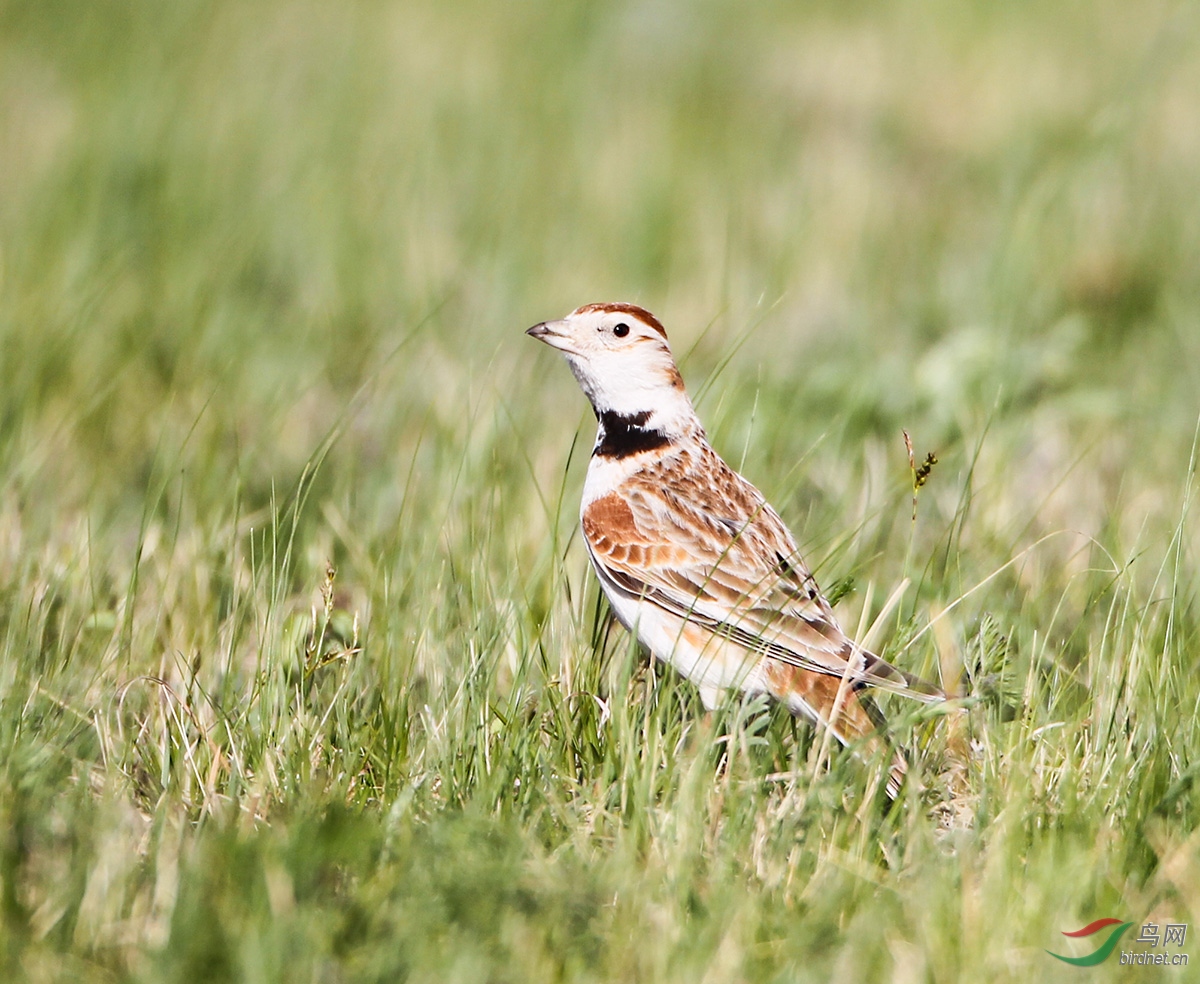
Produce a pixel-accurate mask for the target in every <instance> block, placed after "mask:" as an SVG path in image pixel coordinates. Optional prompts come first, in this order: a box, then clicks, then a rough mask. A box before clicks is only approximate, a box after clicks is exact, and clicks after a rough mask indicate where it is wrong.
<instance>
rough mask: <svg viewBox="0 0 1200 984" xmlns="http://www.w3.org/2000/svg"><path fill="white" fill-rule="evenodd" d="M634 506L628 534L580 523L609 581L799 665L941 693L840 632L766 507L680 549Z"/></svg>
mask: <svg viewBox="0 0 1200 984" xmlns="http://www.w3.org/2000/svg"><path fill="white" fill-rule="evenodd" d="M627 501H628V500H627ZM628 504H629V506H630V507H632V508H630V510H629V515H630V518H632V519H634V520H635V522H634V523H633V524H625V529H624V531H623V532H621V531H609V533H608V534H607V535H604V534H597V532H596V529H595V528H594V527H593V528H591V529H589V524H588V523H587V522H586V519H585V523H584V534H585V535H584V540H585V542H586V543H587V547H588V551H589V553H590V554H591V557H592V560H593V562H594V563H595V566H596V568H597V570H598V571H599V572H600V574H601V576H602V577H603V578H605V579H606V580H607V581H608V583H609V585H610V586H611V587H613V588H615V589H617V590H619V591H620V592H622V593H623V594H625V595H627V596H630V597H635V598H640V599H642V600H643V601H645V602H648V603H650V604H653V605H657V606H659V607H661V608H663V609H664V610H666V611H668V612H670V613H672V614H674V615H677V616H679V617H681V618H685V619H687V620H689V621H690V622H692V623H694V624H696V625H702V626H704V627H706V628H708V629H710V630H711V631H712V632H713V633H714V634H716V635H718V636H720V637H723V638H726V639H728V640H730V641H731V642H734V643H736V644H737V645H740V646H743V647H744V648H746V649H747V650H748V651H751V652H757V653H761V654H762V655H763V656H766V657H769V658H771V659H776V660H779V661H780V662H782V663H787V664H789V665H791V666H795V667H798V668H800V669H802V670H808V671H810V672H814V673H822V674H826V675H829V676H837V677H840V676H843V675H844V674H846V671H847V665H848V664H849V665H850V671H849V678H850V681H851V683H852V684H854V685H855V686H863V685H866V686H872V687H877V688H879V689H881V690H888V691H892V692H895V693H900V694H904V695H905V696H908V697H913V698H916V699H918V700H926V701H932V700H940V699H943V698H944V697H945V695H944V694H943V693H942V691H941V690H939V689H938V688H937V687H934V686H932V685H931V684H928V683H925V682H924V681H922V680H920V679H918V678H917V677H914V676H912V675H911V674H908V673H905V672H904V671H902V670H899V669H897V668H896V667H894V666H892V665H891V664H890V663H887V662H886V661H885V660H883V659H880V658H879V657H878V656H876V655H874V654H873V653H870V652H867V651H866V650H863V649H861V648H859V647H858V646H856V645H855V644H854V642H853V641H852V640H851V639H850V638H849V637H848V636H847V635H846V634H845V633H844V632H843V631H842V630H841V628H840V627H839V626H838V624H837V620H836V618H835V617H834V615H833V612H832V610H831V609H830V608H829V605H828V603H827V602H826V601H825V599H824V598H823V597H822V596H821V595H820V592H819V591H818V590H817V588H816V584H815V582H814V581H813V578H812V575H811V574H810V573H809V572H808V570H807V568H806V567H805V566H804V564H803V562H802V561H801V560H800V559H799V557H798V556H797V554H796V548H795V544H794V543H792V541H791V538H790V536H788V534H787V532H786V528H785V527H784V526H783V524H782V521H780V520H779V519H778V517H777V516H776V515H775V514H774V512H773V511H771V510H770V507H769V506H764V507H763V509H762V510H761V511H760V512H759V513H758V514H757V515H755V516H752V517H751V518H750V519H749V520H745V521H743V522H741V523H740V524H739V525H738V526H737V527H734V529H736V530H737V532H732V531H731V530H730V527H731V526H732V525H733V524H729V523H720V522H716V523H713V522H706V523H703V524H699V523H698V525H697V527H696V529H695V530H694V531H693V533H695V534H696V535H694V536H693V537H691V538H689V541H688V547H687V549H682V548H681V546H680V539H679V533H680V531H679V530H677V529H668V528H665V527H662V526H660V525H659V524H658V523H657V522H655V520H656V519H657V517H656V516H655V515H654V514H653V513H652V512H650V511H648V510H646V509H645V508H638V506H639V503H638V502H637V501H636V499H635V500H633V501H631V502H628Z"/></svg>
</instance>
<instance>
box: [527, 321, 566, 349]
mask: <svg viewBox="0 0 1200 984" xmlns="http://www.w3.org/2000/svg"><path fill="white" fill-rule="evenodd" d="M566 325H567V323H566V322H565V321H543V322H542V323H541V324H540V325H534V326H533V327H532V328H529V329H527V330H526V332H525V334H526V335H528V336H529V337H530V338H536V339H537V340H538V341H539V342H545V343H546V344H547V345H550V346H552V347H553V348H556V349H562V350H563V351H564V352H570V351H572V349H571V337H570V336H569V335H568V334H567V333H566V332H565V331H563V329H564V328H566Z"/></svg>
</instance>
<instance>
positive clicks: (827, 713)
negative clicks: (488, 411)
mask: <svg viewBox="0 0 1200 984" xmlns="http://www.w3.org/2000/svg"><path fill="white" fill-rule="evenodd" d="M527 334H529V335H532V336H533V337H534V338H536V339H538V340H540V341H543V342H545V343H546V344H547V345H550V346H553V347H554V348H556V349H558V350H559V351H560V352H562V353H563V355H564V356H566V359H567V364H568V365H569V366H570V367H571V372H572V373H574V375H575V378H576V380H578V382H579V385H580V387H581V388H582V389H583V392H584V394H585V395H586V396H587V398H588V400H589V401H590V402H591V404H592V409H593V410H594V411H595V413H596V418H597V420H598V422H599V428H598V430H597V433H596V444H595V447H594V448H593V450H592V457H591V461H590V463H589V465H588V471H587V479H586V481H585V483H584V489H583V501H582V504H581V506H580V517H581V521H582V526H583V538H584V542H585V543H586V545H587V551H588V556H589V557H590V558H591V562H592V566H593V567H594V568H595V571H596V575H597V576H598V577H599V579H600V586H601V588H602V589H603V590H604V594H605V595H606V596H607V598H608V601H609V604H610V605H611V607H612V610H613V612H614V614H615V615H616V617H617V619H618V620H619V621H620V622H621V623H622V624H623V625H624V626H625V627H626V628H627V629H628V630H629V631H631V632H633V633H634V634H636V636H637V638H638V639H639V640H640V641H641V643H642V644H643V645H645V646H646V647H647V648H648V649H649V650H650V652H651V653H653V655H654V656H655V657H657V658H658V659H660V660H662V661H663V662H665V663H668V664H670V665H671V666H673V667H674V668H675V669H676V670H678V671H679V672H680V673H681V674H682V675H683V676H684V677H686V678H687V679H688V680H690V681H692V682H693V683H694V684H695V685H696V686H697V687H698V688H699V691H700V696H701V699H702V700H703V701H704V705H705V706H706V707H707V708H709V709H712V708H715V707H717V706H718V705H719V704H720V702H721V700H722V699H723V695H724V694H725V693H726V692H728V691H743V692H745V693H747V694H768V695H769V696H770V697H771V698H773V699H775V700H778V701H780V702H782V703H783V704H784V705H785V706H786V707H787V708H788V710H789V711H791V713H792V714H794V715H795V716H797V717H800V718H804V719H807V720H809V721H811V722H814V723H815V724H816V725H818V726H820V727H825V728H828V729H830V731H831V732H832V734H833V735H834V736H835V737H836V738H837V739H838V740H839V741H840V742H841V743H842V744H848V745H854V746H855V748H856V749H857V750H859V751H860V752H863V753H865V752H868V751H872V750H874V749H877V748H879V747H880V745H881V742H882V738H881V737H880V734H879V731H880V727H881V725H882V724H883V722H882V720H881V717H880V715H879V712H878V710H877V709H876V708H875V706H874V705H873V704H872V703H871V702H870V700H869V698H868V697H867V695H866V694H864V692H863V691H864V690H865V689H866V688H876V689H878V690H885V691H891V692H893V693H898V694H904V695H905V696H908V697H913V698H916V699H917V700H921V701H938V700H944V699H945V696H946V695H945V694H944V693H943V692H942V691H941V690H939V689H938V688H937V687H934V686H932V685H931V684H928V683H925V682H924V681H922V680H919V679H917V678H916V677H914V676H912V675H910V674H908V673H905V672H903V671H901V670H899V669H897V668H896V667H894V666H892V665H891V664H889V663H887V662H885V661H884V660H883V659H881V658H880V657H878V656H876V655H875V654H874V653H871V652H868V651H866V650H864V649H863V648H861V647H860V646H858V645H857V644H856V643H855V642H854V640H853V639H851V638H850V637H849V636H848V635H847V634H846V633H845V632H844V631H843V630H842V628H841V626H840V625H839V624H838V620H837V618H836V617H835V616H834V613H833V609H832V607H831V606H830V604H829V602H828V601H827V600H826V599H825V596H824V595H823V594H822V593H821V590H820V589H819V588H818V587H817V582H816V580H815V579H814V578H813V575H812V573H811V571H810V570H809V569H808V567H807V566H806V565H805V563H804V561H803V559H802V558H801V557H800V555H799V552H798V550H797V547H796V541H795V538H794V537H793V536H792V534H791V533H790V532H789V530H788V528H787V527H786V526H785V525H784V523H783V520H781V519H780V518H779V515H778V514H777V513H776V512H775V510H774V509H772V508H771V506H770V505H769V504H768V503H767V501H766V499H765V498H763V495H762V493H761V492H759V491H758V489H756V488H755V487H754V486H753V485H751V484H750V483H749V482H748V481H746V479H744V478H743V477H742V476H741V475H739V474H738V473H737V472H735V471H734V470H733V469H732V468H730V467H729V465H727V464H726V463H725V461H724V460H723V459H722V458H721V456H720V455H719V454H717V452H716V451H714V450H713V448H712V446H711V445H710V444H709V443H708V438H707V437H706V436H705V433H704V428H703V427H702V426H701V424H700V420H699V418H698V417H697V416H696V411H695V409H694V408H693V407H692V401H691V399H690V398H689V397H688V394H687V390H686V389H685V388H684V384H683V377H682V376H681V375H680V374H679V369H678V367H677V366H676V365H675V359H674V357H673V356H672V355H671V346H670V344H669V343H668V342H667V333H666V331H665V330H664V328H663V326H662V323H661V322H660V321H659V320H658V319H657V318H656V317H654V315H652V314H651V313H650V312H649V311H646V310H645V309H644V308H641V307H638V306H637V305H634V304H586V305H584V306H583V307H581V308H577V309H576V310H574V311H572V312H571V313H570V314H569V315H567V316H566V317H565V318H563V319H562V320H561V321H546V322H543V323H541V324H538V325H534V326H533V327H532V328H530V329H529V330H528V332H527ZM906 769H907V762H906V760H905V758H904V756H903V755H902V754H901V753H899V752H896V753H895V754H894V758H893V759H892V761H891V765H890V768H889V774H888V780H887V784H886V789H887V793H888V795H889V797H891V798H895V796H896V795H897V793H898V792H899V790H900V787H901V784H902V782H903V780H904V776H905V772H906Z"/></svg>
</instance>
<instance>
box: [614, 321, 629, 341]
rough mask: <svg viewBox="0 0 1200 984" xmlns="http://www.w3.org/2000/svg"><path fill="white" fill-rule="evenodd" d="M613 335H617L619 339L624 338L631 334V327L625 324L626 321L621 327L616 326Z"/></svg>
mask: <svg viewBox="0 0 1200 984" xmlns="http://www.w3.org/2000/svg"><path fill="white" fill-rule="evenodd" d="M613 334H614V335H616V336H617V338H624V337H625V336H626V335H628V334H629V325H627V324H625V322H624V321H622V322H621V323H620V324H619V325H614V326H613Z"/></svg>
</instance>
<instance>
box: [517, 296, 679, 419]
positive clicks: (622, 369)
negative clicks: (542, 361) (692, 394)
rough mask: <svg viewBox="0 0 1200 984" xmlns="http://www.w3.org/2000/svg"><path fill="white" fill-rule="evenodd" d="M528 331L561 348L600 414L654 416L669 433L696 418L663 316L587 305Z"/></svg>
mask: <svg viewBox="0 0 1200 984" xmlns="http://www.w3.org/2000/svg"><path fill="white" fill-rule="evenodd" d="M526 334H528V335H532V336H533V337H534V338H537V339H539V340H541V341H543V342H545V343H546V344H547V345H551V346H553V347H554V348H556V349H558V350H559V351H560V352H562V353H563V355H564V356H566V359H567V363H568V364H569V365H570V367H571V372H573V373H574V374H575V378H576V379H577V380H578V381H579V385H580V387H581V388H582V389H583V392H584V393H585V394H586V395H587V398H588V399H589V400H590V401H591V403H592V408H593V409H594V410H595V411H596V415H597V416H598V417H601V418H603V416H604V415H605V414H606V413H615V414H619V415H622V416H625V417H634V416H637V415H640V414H645V415H647V418H646V419H650V418H652V419H653V424H654V426H655V427H657V428H658V429H659V430H662V431H664V432H667V433H670V432H676V431H681V430H683V429H685V428H686V427H687V426H691V424H692V422H693V421H694V420H695V413H694V411H693V410H692V403H691V400H689V399H688V395H687V391H686V390H685V389H684V387H683V377H682V376H680V375H679V369H678V367H676V365H675V359H674V357H673V356H672V355H671V347H670V345H669V344H668V343H667V333H666V331H665V330H664V329H663V326H662V324H661V322H659V320H658V319H657V318H656V317H654V315H652V314H651V313H650V312H649V311H647V310H646V309H645V308H640V307H638V306H637V305H636V304H585V305H584V306H583V307H581V308H576V309H575V310H574V311H572V312H571V313H570V314H568V315H567V316H566V317H565V318H563V319H562V320H561V321H544V322H542V323H541V324H539V325H534V326H533V327H532V328H530V329H529V330H528V331H527V332H526Z"/></svg>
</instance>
